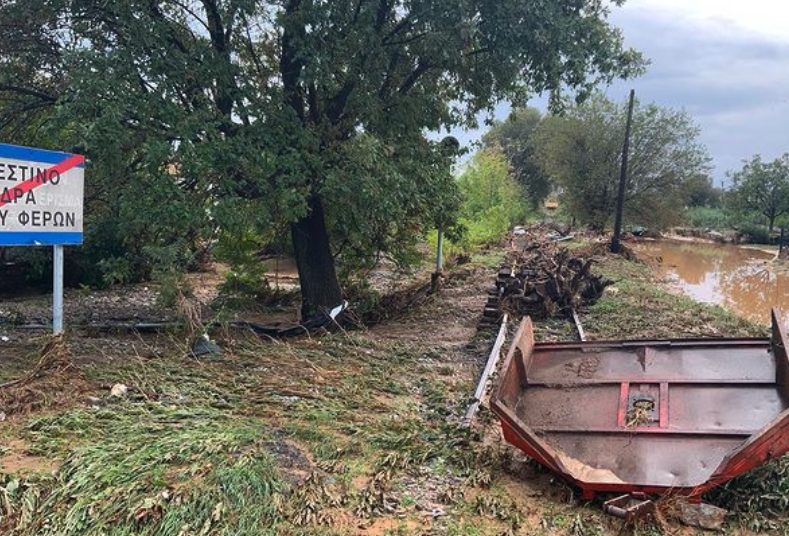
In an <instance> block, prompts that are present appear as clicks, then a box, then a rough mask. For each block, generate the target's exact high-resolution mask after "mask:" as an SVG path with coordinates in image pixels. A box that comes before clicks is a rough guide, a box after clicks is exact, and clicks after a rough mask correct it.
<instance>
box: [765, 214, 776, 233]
mask: <svg viewBox="0 0 789 536" xmlns="http://www.w3.org/2000/svg"><path fill="white" fill-rule="evenodd" d="M767 219H768V220H770V236H772V234H773V229H774V228H775V216H774V215H773V216H767Z"/></svg>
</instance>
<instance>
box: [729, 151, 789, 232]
mask: <svg viewBox="0 0 789 536" xmlns="http://www.w3.org/2000/svg"><path fill="white" fill-rule="evenodd" d="M731 180H732V189H731V191H730V192H729V200H730V203H731V205H732V206H733V208H735V209H739V210H742V211H744V212H752V213H755V214H760V215H762V216H764V217H765V218H766V219H767V223H768V225H769V227H770V232H772V231H773V228H774V227H775V220H776V219H777V218H779V217H780V216H783V215H784V214H789V153H788V154H784V155H783V156H781V157H779V158H776V159H775V160H773V161H772V162H765V161H764V160H762V157H761V156H759V155H756V156H754V157H753V158H751V159H750V160H748V161H746V162H745V163H744V165H743V168H742V169H741V170H740V171H737V172H735V173H732V174H731Z"/></svg>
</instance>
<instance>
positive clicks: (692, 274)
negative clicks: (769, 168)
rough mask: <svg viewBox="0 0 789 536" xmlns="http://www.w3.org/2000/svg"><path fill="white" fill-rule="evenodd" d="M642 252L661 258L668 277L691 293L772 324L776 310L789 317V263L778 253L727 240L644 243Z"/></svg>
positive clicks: (641, 248) (639, 248) (636, 247)
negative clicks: (777, 259) (783, 262)
mask: <svg viewBox="0 0 789 536" xmlns="http://www.w3.org/2000/svg"><path fill="white" fill-rule="evenodd" d="M634 249H635V250H636V251H637V252H638V254H639V255H641V256H642V257H643V256H647V257H650V258H652V259H657V260H661V262H660V267H661V271H662V275H663V276H665V277H667V278H668V279H669V280H670V281H671V282H672V283H673V284H674V285H675V286H676V287H677V288H678V289H679V290H681V291H682V292H683V293H685V294H686V295H688V296H690V297H692V298H694V299H695V300H698V301H700V302H704V303H712V304H717V305H722V306H723V307H725V308H727V309H729V310H731V311H733V312H735V313H737V314H739V315H741V316H745V317H748V318H750V319H753V320H757V321H762V322H769V320H770V308H772V307H778V308H779V309H781V310H782V313H783V316H784V321H785V322H786V321H789V265H787V266H786V267H781V265H780V264H778V263H774V262H772V259H773V258H774V257H775V254H773V253H769V252H766V251H760V250H757V249H749V248H743V247H737V246H731V245H726V244H701V243H692V242H677V241H670V240H664V241H658V242H644V243H640V244H638V245H636V246H635V247H634Z"/></svg>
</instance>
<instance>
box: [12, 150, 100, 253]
mask: <svg viewBox="0 0 789 536" xmlns="http://www.w3.org/2000/svg"><path fill="white" fill-rule="evenodd" d="M84 191H85V157H83V156H80V155H74V154H68V153H60V152H56V151H43V150H41V149H30V148H27V147H18V146H16V145H5V144H1V143H0V246H49V245H55V244H73V245H78V244H82V215H83V203H84Z"/></svg>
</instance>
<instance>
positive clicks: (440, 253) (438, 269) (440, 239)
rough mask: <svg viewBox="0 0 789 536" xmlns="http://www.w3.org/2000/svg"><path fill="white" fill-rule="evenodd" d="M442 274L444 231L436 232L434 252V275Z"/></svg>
mask: <svg viewBox="0 0 789 536" xmlns="http://www.w3.org/2000/svg"><path fill="white" fill-rule="evenodd" d="M443 272H444V231H443V229H439V230H438V251H437V252H436V273H437V274H440V273H443Z"/></svg>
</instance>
